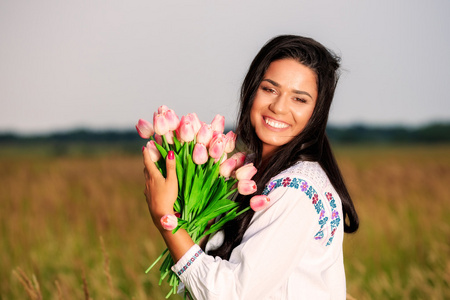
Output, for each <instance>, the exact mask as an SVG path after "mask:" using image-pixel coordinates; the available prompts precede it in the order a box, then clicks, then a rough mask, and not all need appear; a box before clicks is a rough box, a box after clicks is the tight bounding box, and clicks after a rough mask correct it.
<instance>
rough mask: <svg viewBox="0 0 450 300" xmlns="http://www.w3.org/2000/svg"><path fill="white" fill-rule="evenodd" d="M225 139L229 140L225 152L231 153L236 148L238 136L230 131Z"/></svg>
mask: <svg viewBox="0 0 450 300" xmlns="http://www.w3.org/2000/svg"><path fill="white" fill-rule="evenodd" d="M225 138H226V139H227V145H226V146H225V152H226V153H230V152H232V151H233V150H234V147H236V134H235V133H234V132H233V131H229V132H228V133H227V134H226V135H225Z"/></svg>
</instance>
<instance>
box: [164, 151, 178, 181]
mask: <svg viewBox="0 0 450 300" xmlns="http://www.w3.org/2000/svg"><path fill="white" fill-rule="evenodd" d="M166 170H167V176H166V179H167V180H168V181H169V182H176V180H177V170H176V161H175V154H174V153H173V151H169V153H167V158H166Z"/></svg>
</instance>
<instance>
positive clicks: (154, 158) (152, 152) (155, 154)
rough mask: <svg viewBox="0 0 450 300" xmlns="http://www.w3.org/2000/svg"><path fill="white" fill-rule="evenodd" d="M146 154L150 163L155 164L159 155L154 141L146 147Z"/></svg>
mask: <svg viewBox="0 0 450 300" xmlns="http://www.w3.org/2000/svg"><path fill="white" fill-rule="evenodd" d="M146 148H147V150H148V152H149V153H150V158H151V160H152V161H154V162H157V161H158V160H159V159H160V158H161V153H160V152H159V150H158V148H156V146H155V141H150V142H148V143H147V146H146Z"/></svg>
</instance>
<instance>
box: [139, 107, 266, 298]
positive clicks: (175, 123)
mask: <svg viewBox="0 0 450 300" xmlns="http://www.w3.org/2000/svg"><path fill="white" fill-rule="evenodd" d="M224 125H225V118H224V117H223V116H220V115H216V116H215V118H214V119H213V121H212V122H211V124H206V123H202V122H200V120H199V118H198V117H197V115H196V114H195V113H192V114H188V115H186V116H183V117H182V118H181V119H179V118H178V116H177V115H176V114H175V112H174V111H173V110H171V109H169V108H168V107H167V106H164V105H163V106H161V107H159V109H158V112H155V113H154V115H153V124H152V123H150V122H148V121H145V120H143V119H140V120H139V121H138V123H137V124H136V129H137V131H138V133H139V135H140V136H141V137H142V138H145V139H150V141H149V142H148V143H147V145H146V148H147V150H148V151H149V153H150V157H151V159H152V160H153V161H154V162H155V163H156V165H157V166H158V168H159V170H160V171H161V173H162V174H163V175H164V176H165V175H166V174H165V172H166V170H165V158H166V156H167V153H168V152H169V151H171V150H172V151H173V152H174V154H175V159H176V173H177V178H178V197H177V200H176V202H175V204H174V211H176V212H177V213H176V215H166V216H164V217H163V218H162V219H161V224H162V226H163V228H164V229H167V230H173V232H176V231H177V230H178V229H180V228H183V229H185V230H186V231H187V232H188V234H189V235H190V236H191V238H192V239H193V241H194V242H195V243H199V242H200V240H201V239H202V238H203V237H205V236H207V235H209V234H212V233H215V232H216V231H218V230H220V229H222V227H223V225H224V224H225V223H226V222H227V221H229V220H231V219H233V218H235V217H236V216H237V215H238V214H241V213H243V212H244V211H246V210H248V209H249V207H246V208H243V209H242V208H241V210H239V204H238V203H236V202H234V201H232V200H231V199H230V198H231V197H232V196H233V195H234V194H235V193H236V192H239V193H240V194H243V195H250V194H253V193H255V192H256V184H255V182H254V181H253V180H251V178H252V177H253V176H254V175H255V173H256V168H255V167H254V166H253V164H246V165H244V160H245V154H244V153H242V152H238V153H234V154H233V155H231V153H232V152H233V151H234V150H235V142H236V135H235V134H234V133H233V132H232V131H229V132H228V133H227V134H224ZM228 156H230V157H228ZM268 200H269V199H268V198H267V197H266V196H255V197H253V198H252V200H251V202H250V203H251V204H250V205H251V207H252V208H253V209H254V210H259V209H262V208H263V207H264V206H265V205H266V203H268ZM238 210H239V211H238ZM210 220H215V222H214V223H213V224H212V225H211V226H210V227H209V224H208V223H209V221H210ZM164 256H165V259H164V261H163V263H162V265H161V267H160V272H161V278H160V282H159V284H161V282H162V281H163V280H164V279H165V278H166V277H167V278H168V279H167V280H168V282H169V284H170V285H171V286H172V289H171V291H170V292H169V294H168V295H167V297H169V296H170V295H171V294H172V293H176V291H177V287H178V284H179V278H178V277H177V275H176V274H175V273H174V272H172V270H171V269H170V268H171V266H172V265H173V264H174V262H173V260H172V257H171V256H170V255H169V254H168V249H166V250H165V251H164V252H163V253H162V254H161V255H160V256H159V257H158V258H157V259H156V261H155V262H154V263H153V264H152V265H151V266H150V267H149V268H148V270H147V272H148V271H149V270H150V269H151V268H152V267H153V266H154V265H155V264H156V263H157V262H158V261H159V260H160V259H162V258H163V257H164ZM167 297H166V298H167Z"/></svg>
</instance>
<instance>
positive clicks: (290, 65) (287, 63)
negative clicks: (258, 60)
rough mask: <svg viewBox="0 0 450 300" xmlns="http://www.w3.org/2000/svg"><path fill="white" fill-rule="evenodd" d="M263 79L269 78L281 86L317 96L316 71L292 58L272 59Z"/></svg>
mask: <svg viewBox="0 0 450 300" xmlns="http://www.w3.org/2000/svg"><path fill="white" fill-rule="evenodd" d="M263 79H271V80H273V81H275V82H276V83H278V84H279V85H280V86H281V87H282V88H286V89H295V90H303V91H307V92H308V93H310V94H314V95H315V97H317V75H316V73H315V72H314V71H313V70H312V69H311V68H309V67H307V66H305V65H303V64H301V63H300V62H298V61H296V60H294V59H291V58H288V59H280V60H276V61H273V62H272V63H271V64H270V65H269V67H268V68H267V70H266V73H265V74H264V77H263ZM315 97H314V98H315Z"/></svg>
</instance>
